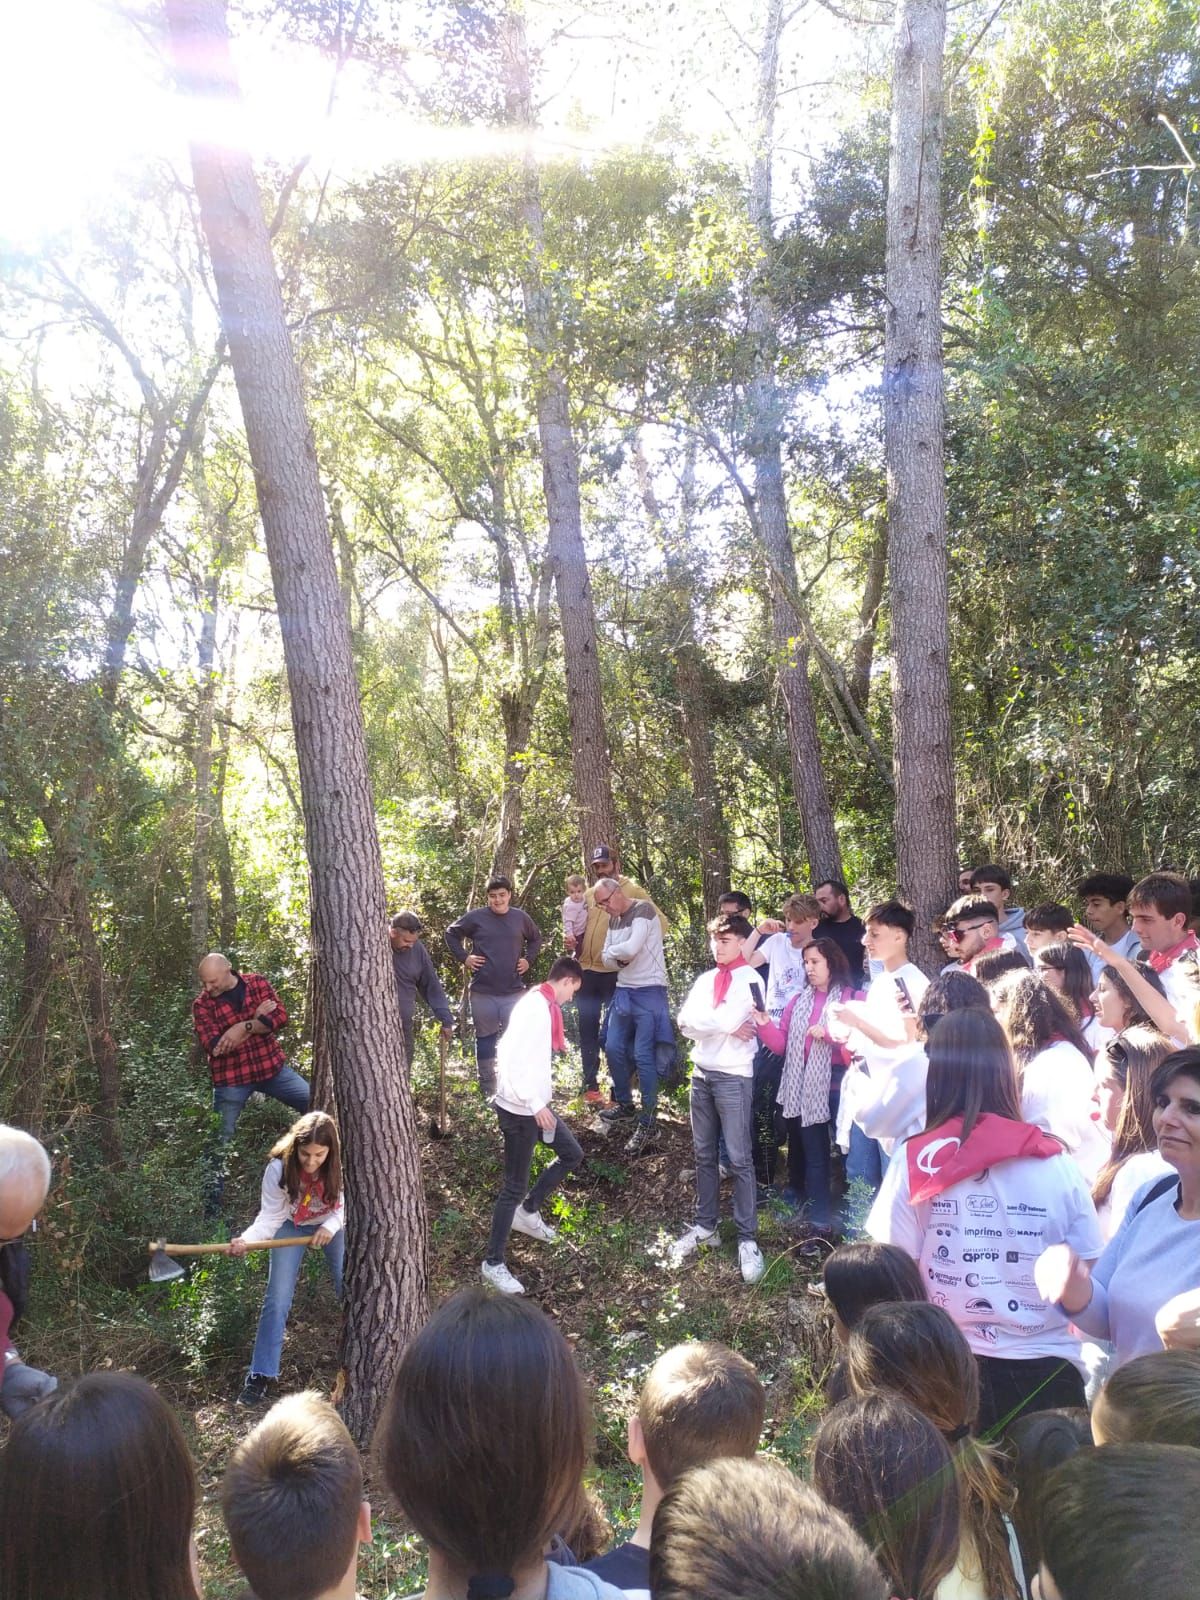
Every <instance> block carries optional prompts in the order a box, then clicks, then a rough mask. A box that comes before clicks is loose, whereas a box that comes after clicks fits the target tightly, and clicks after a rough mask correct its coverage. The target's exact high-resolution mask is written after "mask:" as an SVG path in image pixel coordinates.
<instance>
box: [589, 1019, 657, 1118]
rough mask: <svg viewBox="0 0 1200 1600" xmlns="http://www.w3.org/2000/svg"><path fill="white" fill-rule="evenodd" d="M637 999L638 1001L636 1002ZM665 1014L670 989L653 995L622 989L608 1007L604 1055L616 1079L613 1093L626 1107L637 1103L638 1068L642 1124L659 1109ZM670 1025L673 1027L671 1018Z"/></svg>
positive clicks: (612, 1075) (613, 1079)
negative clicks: (660, 1036)
mask: <svg viewBox="0 0 1200 1600" xmlns="http://www.w3.org/2000/svg"><path fill="white" fill-rule="evenodd" d="M633 996H637V997H638V998H637V999H633V998H632V997H633ZM660 999H661V1009H662V1010H663V1011H665V1009H666V1004H667V998H666V990H665V989H662V990H659V989H654V990H653V991H652V992H650V991H646V990H640V989H620V988H618V990H617V992H616V994H615V995H614V996H613V1001H612V1004H611V1005H610V1006H609V1008H608V1025H607V1027H608V1031H607V1034H606V1037H605V1043H604V1053H605V1055H606V1056H607V1057H608V1070H609V1074H610V1076H611V1077H612V1083H613V1094H614V1095H615V1096H616V1098H617V1099H618V1100H619V1101H620V1102H621V1104H622V1105H626V1106H631V1105H632V1104H633V1069H634V1066H635V1065H636V1067H637V1075H638V1088H639V1090H640V1091H641V1096H642V1121H643V1122H653V1120H654V1113H655V1112H656V1111H657V1110H658V1034H659V1027H660V1024H661V1022H662V1018H661V1016H660V1015H659V1011H660V1005H659V1000H660ZM667 1025H668V1027H669V1026H670V1018H669V1015H668V1019H667Z"/></svg>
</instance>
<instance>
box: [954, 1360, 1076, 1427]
mask: <svg viewBox="0 0 1200 1600" xmlns="http://www.w3.org/2000/svg"><path fill="white" fill-rule="evenodd" d="M975 1364H976V1366H978V1368H979V1426H978V1428H977V1429H976V1432H978V1433H979V1434H981V1435H983V1434H986V1435H988V1436H989V1437H991V1438H997V1437H998V1436H999V1435H1000V1434H1001V1433H1003V1431H1004V1429H1005V1428H1007V1427H1008V1425H1009V1423H1010V1422H1014V1421H1015V1420H1016V1419H1017V1417H1019V1416H1023V1415H1024V1414H1025V1412H1027V1411H1057V1410H1058V1409H1059V1408H1060V1407H1062V1406H1086V1405H1087V1396H1086V1394H1085V1391H1084V1387H1083V1379H1082V1378H1081V1377H1080V1375H1079V1368H1078V1367H1076V1366H1073V1365H1072V1364H1071V1362H1069V1361H1064V1360H1061V1359H1060V1358H1059V1357H1058V1356H1035V1357H1034V1358H1033V1359H1032V1360H1028V1361H1021V1360H1017V1359H1015V1358H1013V1357H1011V1356H976V1357H975Z"/></svg>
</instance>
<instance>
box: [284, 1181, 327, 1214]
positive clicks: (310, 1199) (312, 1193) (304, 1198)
mask: <svg viewBox="0 0 1200 1600" xmlns="http://www.w3.org/2000/svg"><path fill="white" fill-rule="evenodd" d="M328 1210H329V1207H328V1206H327V1205H326V1203H325V1180H324V1179H323V1178H305V1179H304V1181H303V1182H302V1183H301V1185H300V1199H299V1201H298V1203H297V1205H296V1210H295V1212H294V1214H293V1216H292V1221H293V1222H307V1221H308V1220H309V1218H310V1217H313V1216H316V1215H318V1214H322V1213H324V1212H326V1211H328Z"/></svg>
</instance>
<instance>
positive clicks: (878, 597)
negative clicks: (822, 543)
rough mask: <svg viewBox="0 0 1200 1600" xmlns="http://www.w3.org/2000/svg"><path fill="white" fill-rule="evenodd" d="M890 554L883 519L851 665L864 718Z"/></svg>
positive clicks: (869, 567)
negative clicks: (888, 554)
mask: <svg viewBox="0 0 1200 1600" xmlns="http://www.w3.org/2000/svg"><path fill="white" fill-rule="evenodd" d="M887 552H888V536H887V519H886V517H884V518H881V519H880V524H879V528H878V530H877V531H876V534H875V537H874V539H873V540H872V542H871V550H870V554H869V555H868V556H867V578H866V582H865V583H864V584H863V594H862V602H861V604H860V605H859V608H858V630H859V631H858V638H857V639H856V640H855V641H854V651H853V654H852V656H851V661H850V681H849V685H848V687H849V690H850V698H851V699H852V700H853V702H854V704H855V705H856V706H857V707H858V709H859V710H860V711H861V712H862V714H863V716H864V717H865V716H866V714H867V710H868V708H869V706H870V703H871V668H872V666H873V665H874V661H875V635H876V633H877V632H878V628H879V607H880V605H881V604H882V602H883V585H884V580H885V579H886V577H887Z"/></svg>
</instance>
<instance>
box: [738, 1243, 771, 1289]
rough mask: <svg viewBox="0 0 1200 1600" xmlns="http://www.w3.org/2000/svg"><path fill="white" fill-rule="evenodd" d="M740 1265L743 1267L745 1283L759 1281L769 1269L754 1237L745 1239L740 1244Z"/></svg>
mask: <svg viewBox="0 0 1200 1600" xmlns="http://www.w3.org/2000/svg"><path fill="white" fill-rule="evenodd" d="M738 1266H739V1267H740V1268H741V1269H742V1282H743V1283H757V1282H758V1280H759V1279H760V1278H761V1277H762V1275H763V1273H764V1272H765V1271H766V1270H767V1263H766V1262H765V1261H764V1260H763V1253H762V1251H761V1250H760V1249H759V1248H758V1246H757V1244H755V1242H754V1240H753V1239H743V1240H742V1242H741V1244H739V1245H738Z"/></svg>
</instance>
